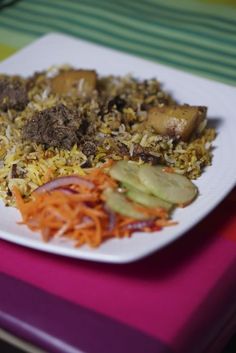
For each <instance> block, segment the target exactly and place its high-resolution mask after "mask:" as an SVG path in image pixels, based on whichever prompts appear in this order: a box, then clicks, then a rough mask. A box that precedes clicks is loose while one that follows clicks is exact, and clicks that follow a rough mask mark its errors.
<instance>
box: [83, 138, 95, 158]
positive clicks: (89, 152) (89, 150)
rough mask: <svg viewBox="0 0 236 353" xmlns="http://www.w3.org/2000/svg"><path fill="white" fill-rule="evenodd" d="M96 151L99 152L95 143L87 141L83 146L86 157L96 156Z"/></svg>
mask: <svg viewBox="0 0 236 353" xmlns="http://www.w3.org/2000/svg"><path fill="white" fill-rule="evenodd" d="M96 151H97V146H96V144H95V143H94V142H91V141H86V142H85V143H84V144H83V147H82V152H83V154H85V156H87V157H90V156H94V155H95V153H96Z"/></svg>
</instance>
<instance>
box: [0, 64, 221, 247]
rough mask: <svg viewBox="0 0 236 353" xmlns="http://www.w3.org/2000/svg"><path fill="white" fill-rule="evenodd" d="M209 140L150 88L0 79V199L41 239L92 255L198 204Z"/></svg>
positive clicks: (105, 79)
mask: <svg viewBox="0 0 236 353" xmlns="http://www.w3.org/2000/svg"><path fill="white" fill-rule="evenodd" d="M215 136H216V132H215V130H214V129H212V128H208V126H207V108H206V107H204V106H201V105H199V106H198V105H194V106H190V105H187V104H184V105H178V104H177V102H175V101H174V99H173V98H172V97H171V96H170V95H169V94H168V93H166V92H165V91H164V90H163V89H162V87H161V85H160V83H159V82H158V81H157V80H156V79H146V80H139V79H136V78H134V77H132V76H130V75H127V76H124V77H116V76H100V75H98V74H97V73H96V72H95V71H94V70H85V69H74V68H72V67H69V66H61V67H52V68H49V69H48V70H45V71H42V72H36V73H35V74H34V75H33V76H31V77H28V78H24V77H20V76H7V75H5V74H3V75H0V197H1V198H2V199H3V200H4V202H5V204H6V205H7V206H12V205H17V207H18V208H19V209H20V211H21V213H22V217H23V222H24V223H26V224H27V225H28V226H29V227H30V228H31V229H34V230H39V231H41V232H42V234H43V237H44V239H49V238H51V237H53V236H55V234H56V235H58V234H59V235H61V234H64V235H66V236H69V237H70V234H71V237H72V238H73V239H75V241H76V243H77V244H81V243H88V244H90V245H93V246H97V245H98V244H100V243H101V241H102V240H104V237H105V238H107V237H111V236H118V235H120V236H124V235H127V234H128V235H129V234H131V233H132V232H133V231H134V230H145V231H152V230H156V229H159V228H160V227H162V226H166V225H169V224H171V221H170V215H171V211H172V210H173V209H174V208H175V207H178V206H186V205H188V204H189V203H191V202H192V201H193V200H194V199H195V197H196V196H197V193H198V191H197V188H196V186H195V185H194V184H193V183H192V181H191V179H196V178H198V177H199V176H200V175H201V173H202V171H203V170H204V167H205V166H207V165H209V164H211V160H212V141H213V140H214V138H215ZM108 161H109V162H108ZM107 163H108V164H107ZM107 165H109V167H107ZM104 166H105V167H104ZM104 168H105V169H104ZM94 175H96V176H97V177H98V182H97V181H96V180H95V179H93V180H92V182H91V180H90V179H91V178H93V177H94ZM89 185H90V186H89ZM105 189H106V190H105ZM95 196H96V197H97V199H95ZM48 205H49V206H50V207H49V206H48ZM76 205H77V206H78V207H77V208H76ZM48 207H49V209H50V212H49V209H48ZM74 208H76V210H77V211H73V209H74ZM93 211H94V212H95V213H93ZM69 214H71V215H69ZM44 217H45V220H46V221H45V222H44ZM55 217H56V218H55ZM67 217H69V218H68V219H70V221H68V222H69V223H68V222H66V218H67ZM97 217H98V218H97ZM99 217H100V218H99ZM112 219H113V223H114V219H116V223H115V224H116V226H114V224H113V227H111V225H110V223H111V220H112ZM124 224H126V225H127V227H128V228H127V227H126V226H125V227H124V228H123V225H124ZM81 227H82V228H81ZM84 227H85V228H84ZM81 229H84V230H83V231H82V230H81ZM78 231H79V232H78ZM81 232H82V233H83V232H85V233H86V234H85V233H83V235H81V234H82V233H81ZM94 232H95V233H96V237H95V238H96V240H94V237H93V236H92V234H93V233H94ZM103 233H104V237H103V235H102V234H103ZM78 234H79V236H78ZM88 234H89V235H88Z"/></svg>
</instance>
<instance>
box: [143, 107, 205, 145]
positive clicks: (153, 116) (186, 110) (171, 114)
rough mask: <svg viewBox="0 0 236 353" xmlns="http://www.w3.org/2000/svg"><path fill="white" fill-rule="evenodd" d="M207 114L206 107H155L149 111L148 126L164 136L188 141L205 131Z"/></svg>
mask: <svg viewBox="0 0 236 353" xmlns="http://www.w3.org/2000/svg"><path fill="white" fill-rule="evenodd" d="M206 113H207V108H206V107H192V106H189V105H173V106H165V107H153V108H151V109H150V110H149V111H148V118H147V124H148V125H150V126H151V127H152V128H153V129H154V130H155V131H156V132H157V133H158V134H160V135H162V136H169V137H173V138H175V139H181V140H183V141H188V140H189V139H190V137H191V136H192V134H196V133H199V132H201V130H202V129H204V127H205V125H206Z"/></svg>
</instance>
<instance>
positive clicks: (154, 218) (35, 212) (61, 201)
mask: <svg viewBox="0 0 236 353" xmlns="http://www.w3.org/2000/svg"><path fill="white" fill-rule="evenodd" d="M111 163H112V161H111V162H110V163H108V164H106V165H104V166H103V167H101V168H95V169H93V170H92V171H90V172H89V173H88V174H87V175H86V176H84V177H79V176H68V177H60V178H57V179H54V180H53V181H50V182H48V183H46V184H44V185H43V186H40V187H39V188H37V189H36V190H35V191H34V192H33V194H32V197H31V199H29V200H28V201H26V200H24V198H23V197H22V195H21V193H20V192H19V190H18V189H17V187H14V188H13V194H14V197H15V199H16V206H17V208H18V209H19V210H20V212H21V215H22V223H23V224H26V225H27V226H28V227H29V228H30V229H31V230H33V231H39V232H41V234H42V237H43V239H44V240H45V241H49V240H51V239H53V238H59V237H61V236H63V237H64V238H68V239H70V240H72V241H73V242H74V243H75V245H76V246H81V245H83V244H88V245H90V246H92V247H96V246H98V245H100V244H101V243H102V242H103V241H104V240H106V239H108V238H111V237H116V238H117V237H119V238H120V237H127V236H129V235H131V234H132V233H133V232H135V231H145V232H153V231H158V230H161V229H162V228H163V227H166V226H171V225H174V224H175V222H173V221H171V220H170V219H169V216H170V215H169V213H168V211H167V210H166V209H164V208H162V207H153V206H152V207H150V206H149V207H144V206H142V205H141V204H140V203H138V202H133V201H132V199H131V198H129V194H128V193H127V190H126V189H123V190H122V191H121V189H120V185H119V184H118V183H117V182H116V181H115V180H114V179H113V178H111V177H110V176H109V172H108V171H109V164H111Z"/></svg>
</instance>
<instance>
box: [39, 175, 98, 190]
mask: <svg viewBox="0 0 236 353" xmlns="http://www.w3.org/2000/svg"><path fill="white" fill-rule="evenodd" d="M68 185H83V186H85V187H87V188H88V189H92V188H93V187H94V184H93V183H92V182H91V181H89V180H86V179H84V178H82V177H79V176H73V175H70V176H65V177H59V178H57V179H54V180H52V181H49V182H47V183H45V184H43V185H41V186H39V187H38V188H37V189H35V190H34V192H38V193H41V192H46V191H52V190H55V189H58V188H63V187H64V186H68Z"/></svg>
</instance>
